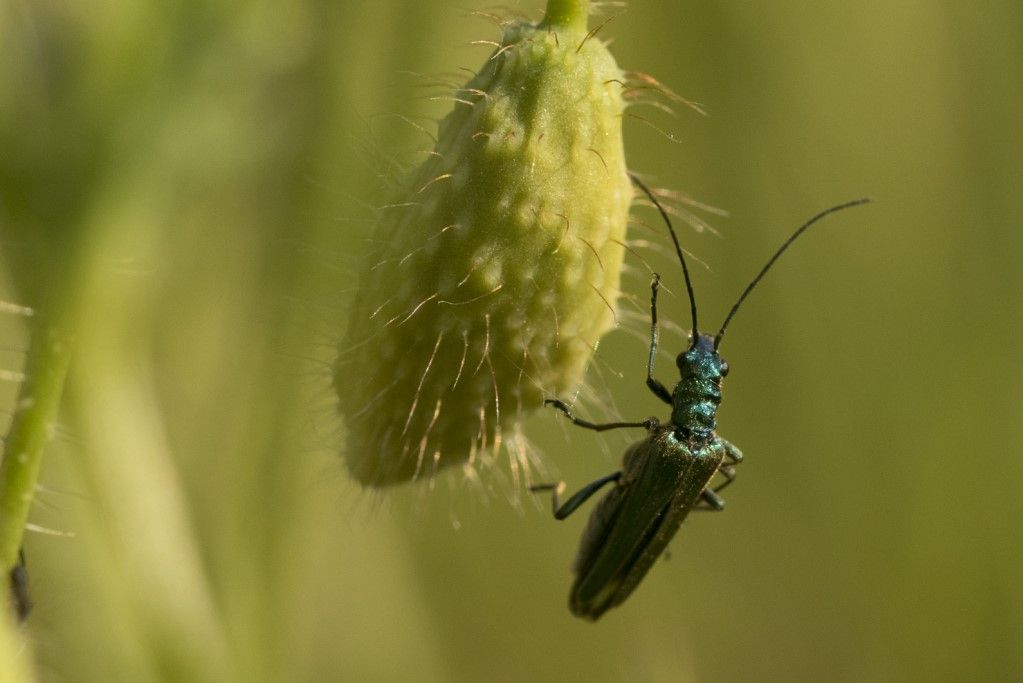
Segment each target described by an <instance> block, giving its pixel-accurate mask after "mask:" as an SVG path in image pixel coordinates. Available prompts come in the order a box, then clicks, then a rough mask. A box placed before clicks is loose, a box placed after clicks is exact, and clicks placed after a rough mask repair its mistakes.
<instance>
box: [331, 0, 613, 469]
mask: <svg viewBox="0 0 1024 683" xmlns="http://www.w3.org/2000/svg"><path fill="white" fill-rule="evenodd" d="M588 4H589V3H587V2H580V1H577V2H556V1H555V0H552V2H550V3H549V6H548V12H547V15H546V16H545V18H544V20H543V21H542V22H541V23H540V24H537V25H533V24H526V23H517V24H514V25H512V26H509V27H507V28H506V29H505V33H504V35H503V38H502V41H501V45H500V47H498V48H497V49H496V50H495V52H494V53H493V55H492V56H491V57H490V58H489V59H488V60H487V62H486V63H485V64H484V66H483V68H481V69H480V71H479V73H478V74H477V75H476V76H475V77H473V78H472V79H471V80H470V81H469V83H467V84H466V86H465V87H464V88H462V89H461V90H459V91H458V92H457V93H456V95H457V102H456V105H455V108H454V110H453V111H452V112H451V113H450V114H448V115H447V116H446V117H445V118H444V119H443V120H442V121H441V123H440V127H439V135H438V142H437V145H436V147H435V150H434V153H433V154H431V155H430V157H429V158H428V159H427V161H426V162H424V163H423V164H422V166H420V167H419V168H418V169H417V170H416V171H415V172H414V173H413V174H412V177H411V179H410V180H409V181H408V182H407V183H406V184H405V185H404V187H405V190H404V194H402V195H401V196H400V197H399V198H397V199H396V200H395V203H394V205H393V206H391V208H388V209H385V210H384V212H383V216H384V217H383V218H382V219H381V221H380V223H379V224H378V225H377V227H376V230H375V233H374V236H373V239H372V244H373V251H372V253H371V254H370V255H369V256H368V257H367V259H366V261H365V265H364V268H363V270H362V272H361V277H360V283H359V288H358V294H357V296H356V299H355V302H354V307H353V310H352V313H351V318H350V321H349V328H348V333H347V337H346V338H345V340H344V342H343V343H342V345H341V351H340V353H339V357H338V360H337V362H336V365H335V373H334V387H335V390H336V391H337V393H338V397H339V399H340V409H341V413H342V415H343V416H344V418H345V423H346V427H347V430H348V436H347V439H348V441H347V447H346V450H345V455H346V458H347V461H348V465H349V468H350V470H351V472H352V474H353V476H354V477H355V478H356V479H357V480H359V481H360V482H361V483H363V484H365V485H370V486H386V485H390V484H395V483H400V482H403V481H408V480H412V479H417V478H420V477H430V476H432V475H433V474H434V473H435V472H436V471H437V470H439V469H440V468H443V467H447V466H450V465H456V464H467V465H469V466H474V465H479V464H489V463H493V462H495V461H496V460H497V459H498V456H499V455H500V452H501V450H502V447H503V440H505V441H506V442H507V441H508V440H509V439H508V437H509V436H510V435H515V434H517V433H518V429H519V425H520V423H521V420H522V417H523V416H524V415H525V414H526V413H527V412H528V411H532V410H534V409H536V408H537V407H539V406H540V405H541V404H542V401H543V398H544V397H545V396H556V395H565V394H567V393H571V392H572V391H573V390H574V389H576V388H578V387H579V386H580V385H581V383H582V381H583V376H584V371H585V369H586V367H587V364H588V362H589V360H590V358H591V356H592V354H593V352H594V350H595V349H596V347H597V343H598V340H599V339H600V338H601V336H602V335H603V334H604V333H605V332H607V331H608V330H609V329H611V328H612V326H613V325H614V324H615V313H614V306H615V304H616V300H617V298H618V295H619V273H620V270H621V266H622V259H623V252H624V240H625V232H626V222H627V218H628V213H629V206H630V203H631V201H632V199H633V190H632V187H631V185H630V181H629V178H628V176H627V174H626V164H625V158H624V152H623V146H622V113H623V108H624V103H623V98H622V89H623V85H622V84H623V82H624V77H623V74H622V72H621V71H620V70H619V68H618V66H617V65H616V64H615V60H614V59H613V58H612V56H611V54H610V53H609V52H608V50H607V48H606V46H605V45H604V44H602V43H601V42H600V41H599V40H597V39H596V38H594V37H593V35H592V34H588V33H587V20H586V11H587V5H588ZM508 445H509V444H508V443H505V446H506V447H508ZM508 452H509V454H510V463H511V469H512V475H513V478H514V479H515V480H518V478H519V476H520V473H521V470H522V469H523V468H525V467H526V465H527V463H526V462H525V460H526V457H525V455H524V454H523V452H522V450H521V448H519V447H512V448H508Z"/></svg>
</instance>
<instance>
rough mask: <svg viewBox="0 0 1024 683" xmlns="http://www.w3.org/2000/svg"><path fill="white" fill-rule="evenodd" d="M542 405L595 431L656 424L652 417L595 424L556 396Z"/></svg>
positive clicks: (644, 426)
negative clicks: (553, 408) (579, 415)
mask: <svg viewBox="0 0 1024 683" xmlns="http://www.w3.org/2000/svg"><path fill="white" fill-rule="evenodd" d="M544 405H546V406H554V407H555V408H557V409H558V410H560V411H562V413H563V414H564V415H565V416H566V417H567V418H569V419H570V420H571V421H572V423H573V424H574V425H576V426H577V427H583V428H584V429H592V430H594V431H595V432H604V431H607V430H609V429H622V428H624V427H643V428H644V429H646V430H648V431H650V430H651V429H654V428H655V427H657V426H658V420H657V418H654V417H649V418H647V419H646V420H644V421H643V422H606V423H604V424H595V423H593V422H587V421H586V420H583V419H581V418H578V417H576V416H575V415H573V414H572V410H570V409H569V406H567V405H566V404H565V402H564V401H561V400H559V399H557V398H549V399H545V400H544Z"/></svg>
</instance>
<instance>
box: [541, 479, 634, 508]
mask: <svg viewBox="0 0 1024 683" xmlns="http://www.w3.org/2000/svg"><path fill="white" fill-rule="evenodd" d="M621 476H622V472H613V473H612V474H609V475H608V476H607V477H601V478H600V479H598V480H597V481H592V482H590V483H589V484H587V485H586V486H584V487H583V488H581V489H580V490H579V491H577V492H576V493H574V494H573V495H572V497H571V498H569V500H567V501H565V503H564V504H559V502H558V496H559V495H561V493H562V492H563V491H565V482H564V481H560V482H558V483H557V484H535V485H533V486H531V487H530V490H531V491H533V492H534V493H536V492H538V491H551V512H552V514H554V516H555V519H565V518H566V517H568V516H569V515H571V514H572V513H574V512H575V511H576V509H577V508H578V507H579V506H581V505H583V503H585V502H587V499H588V498H590V497H591V496H592V495H594V494H595V493H597V492H598V490H599V489H600V488H601V487H602V486H604V485H605V484H607V483H609V482H613V481H618V480H619V477H621Z"/></svg>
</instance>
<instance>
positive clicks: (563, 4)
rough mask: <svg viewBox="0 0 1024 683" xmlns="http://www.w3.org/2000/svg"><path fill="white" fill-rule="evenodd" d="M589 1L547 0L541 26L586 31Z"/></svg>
mask: <svg viewBox="0 0 1024 683" xmlns="http://www.w3.org/2000/svg"><path fill="white" fill-rule="evenodd" d="M589 13H590V0H548V6H547V10H546V11H545V12H544V21H543V22H542V24H541V25H542V26H559V27H563V28H568V29H573V30H579V31H586V30H587V15H588V14H589Z"/></svg>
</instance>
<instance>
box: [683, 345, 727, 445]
mask: <svg viewBox="0 0 1024 683" xmlns="http://www.w3.org/2000/svg"><path fill="white" fill-rule="evenodd" d="M676 365H677V366H679V374H680V377H681V379H680V380H679V383H678V384H677V385H676V388H675V390H674V391H673V392H672V424H673V426H675V427H676V428H677V429H678V430H679V431H681V432H682V434H681V436H682V437H683V438H687V439H696V440H699V441H703V440H706V439H709V438H711V435H712V433H713V432H714V431H715V426H716V423H715V415H716V413H717V412H718V405H719V404H720V403H721V402H722V388H721V387H722V377H724V376H725V374H726V373H728V371H729V366H728V364H727V363H726V362H725V361H723V360H722V358H721V356H719V355H718V351H716V350H715V341H714V339H713V338H712V337H710V336H709V335H706V334H700V335H698V336H697V343H696V344H694V345H692V346H691V347H690V348H689V349H687V350H686V351H684V352H683V353H681V354H679V356H678V357H677V358H676Z"/></svg>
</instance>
